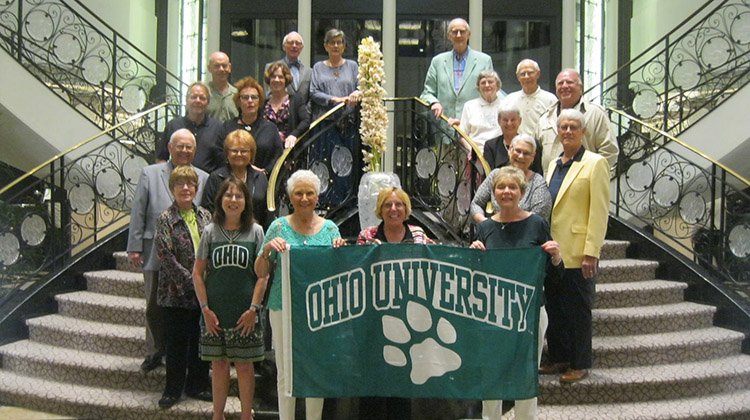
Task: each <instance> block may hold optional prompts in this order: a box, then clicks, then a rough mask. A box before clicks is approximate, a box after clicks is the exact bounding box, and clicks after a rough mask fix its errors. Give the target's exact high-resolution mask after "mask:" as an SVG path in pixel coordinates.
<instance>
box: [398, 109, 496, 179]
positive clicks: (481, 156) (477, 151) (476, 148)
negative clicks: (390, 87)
mask: <svg viewBox="0 0 750 420" xmlns="http://www.w3.org/2000/svg"><path fill="white" fill-rule="evenodd" d="M404 99H405V100H410V99H412V100H416V101H417V102H419V103H421V104H422V105H424V106H426V107H428V108H429V106H430V104H429V103H427V101H425V100H424V99H422V98H420V97H418V96H415V97H413V98H386V99H385V100H386V101H396V100H404ZM440 119H442V120H443V121H445V123H446V124H448V125H450V122H449V121H448V117H446V116H445V114H440ZM451 127H453V129H454V130H456V132H457V133H458V134H459V135H461V137H463V139H464V140H466V141H467V142H468V144H469V146H471V150H472V151H474V156H476V157H477V159H479V162H481V163H482V168H484V173H485V174H488V175H489V173H490V171H491V170H492V168H490V164H489V163H487V159H485V158H484V150H480V149H479V146H477V144H476V143H475V142H474V140H473V139H472V138H471V137H469V135H468V134H466V133H465V132H464V130H462V129H461V127H460V126H458V125H453V126H451Z"/></svg>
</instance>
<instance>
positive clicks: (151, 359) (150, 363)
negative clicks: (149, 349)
mask: <svg viewBox="0 0 750 420" xmlns="http://www.w3.org/2000/svg"><path fill="white" fill-rule="evenodd" d="M159 366H161V354H155V355H153V356H147V357H146V358H145V359H144V360H143V363H141V372H143V373H148V372H151V371H152V370H154V369H156V368H158V367H159Z"/></svg>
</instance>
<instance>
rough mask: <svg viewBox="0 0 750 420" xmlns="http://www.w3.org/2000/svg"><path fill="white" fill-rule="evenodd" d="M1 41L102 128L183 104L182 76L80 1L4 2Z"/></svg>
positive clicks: (1, 5)
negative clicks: (149, 110)
mask: <svg viewBox="0 0 750 420" xmlns="http://www.w3.org/2000/svg"><path fill="white" fill-rule="evenodd" d="M73 3H74V4H75V5H73ZM0 46H1V47H2V48H3V49H5V50H6V51H7V52H8V53H9V54H10V55H11V56H13V57H14V58H15V59H16V60H17V61H18V62H19V63H20V64H21V65H23V66H24V67H25V68H26V69H28V71H29V72H31V73H32V74H33V75H34V76H35V77H36V78H37V79H39V81H41V82H42V83H44V84H45V85H46V86H47V87H49V88H50V90H52V91H53V92H54V93H55V94H56V95H57V96H59V97H60V98H61V99H63V100H64V101H66V102H67V103H69V104H70V105H71V106H72V107H73V108H74V109H75V110H76V111H78V112H79V113H80V114H82V115H83V116H84V117H86V118H87V119H89V120H90V121H92V122H93V123H94V124H96V125H97V126H98V127H100V128H101V129H102V130H106V129H107V128H109V127H112V126H114V125H116V124H118V123H119V122H121V121H125V120H127V119H129V118H130V117H131V116H132V115H134V114H136V113H138V112H140V111H142V110H144V109H147V108H150V107H152V106H154V105H156V104H160V103H163V102H169V103H175V104H177V103H181V100H180V99H181V98H180V97H181V95H180V87H181V85H182V82H181V81H180V80H179V77H178V76H175V75H174V74H172V73H170V72H169V71H167V70H166V69H165V68H164V67H163V66H162V65H161V64H159V63H158V62H156V61H155V60H153V59H152V58H151V57H149V56H148V55H147V54H146V53H144V52H143V51H141V50H140V49H139V48H138V47H136V46H135V45H133V44H131V43H130V42H129V41H128V40H127V39H125V38H123V37H122V35H120V34H119V33H117V31H115V30H114V29H112V28H111V27H110V26H109V25H107V24H106V23H105V22H103V21H102V20H101V19H99V17H98V16H96V15H95V14H93V13H92V12H91V11H90V10H89V9H87V8H86V7H85V6H84V5H83V4H81V3H80V2H78V1H77V0H76V1H74V2H68V1H65V0H4V1H0Z"/></svg>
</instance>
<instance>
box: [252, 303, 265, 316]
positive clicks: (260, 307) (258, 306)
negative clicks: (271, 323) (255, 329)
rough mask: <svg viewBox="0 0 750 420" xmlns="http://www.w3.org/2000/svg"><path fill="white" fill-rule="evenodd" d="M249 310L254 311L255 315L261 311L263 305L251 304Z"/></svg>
mask: <svg viewBox="0 0 750 420" xmlns="http://www.w3.org/2000/svg"><path fill="white" fill-rule="evenodd" d="M250 309H254V310H255V313H256V314H259V313H260V311H261V309H263V305H261V304H260V303H253V304H252V305H250Z"/></svg>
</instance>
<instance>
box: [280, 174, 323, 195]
mask: <svg viewBox="0 0 750 420" xmlns="http://www.w3.org/2000/svg"><path fill="white" fill-rule="evenodd" d="M300 182H307V183H308V184H311V185H312V186H313V188H314V189H315V194H320V178H318V176H317V175H315V172H313V171H311V170H309V169H300V170H298V171H296V172H294V173H293V174H292V176H290V177H289V179H287V180H286V193H287V194H288V195H290V196H291V195H292V192H294V188H295V187H296V186H297V184H298V183H300Z"/></svg>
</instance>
